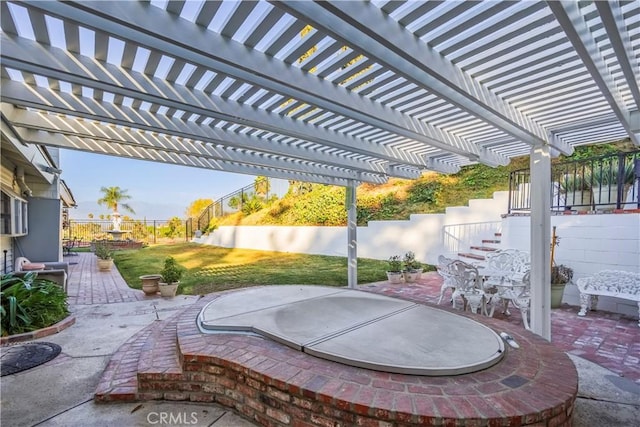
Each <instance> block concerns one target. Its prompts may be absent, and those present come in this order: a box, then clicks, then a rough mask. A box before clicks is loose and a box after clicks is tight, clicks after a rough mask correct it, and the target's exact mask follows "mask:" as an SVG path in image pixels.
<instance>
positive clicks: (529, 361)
mask: <svg viewBox="0 0 640 427" xmlns="http://www.w3.org/2000/svg"><path fill="white" fill-rule="evenodd" d="M69 260H70V261H72V262H73V261H77V264H74V265H72V266H71V276H70V282H69V294H70V303H71V304H77V305H82V304H99V303H100V304H103V303H117V302H125V301H136V300H144V299H149V298H159V297H147V296H145V295H144V294H143V293H142V291H138V290H132V289H129V288H128V287H127V286H126V283H124V281H123V280H122V278H121V277H120V275H119V274H118V272H117V270H116V269H115V268H114V269H112V270H111V271H110V272H107V273H103V272H99V271H97V268H96V266H95V262H94V259H93V256H92V255H91V254H81V255H80V256H76V257H73V258H70V259H69ZM440 284H441V278H440V277H439V276H438V275H437V273H426V274H424V275H423V278H422V279H420V280H419V282H418V283H415V284H401V285H390V284H388V283H386V282H379V283H371V284H366V285H361V286H359V288H360V289H361V290H363V291H367V292H375V293H381V294H385V295H389V296H394V297H398V298H403V299H408V300H412V301H416V302H420V303H424V304H427V305H435V304H436V302H437V299H438V296H439V290H440ZM230 292H233V291H230ZM218 295H219V294H218ZM216 297H217V295H209V296H206V297H205V298H202V299H201V300H200V301H199V302H198V303H196V304H194V305H193V306H191V307H188V308H186V309H185V310H184V311H181V312H179V313H177V314H176V315H175V316H174V317H173V318H171V319H168V320H167V321H164V322H155V323H154V324H151V325H150V326H149V327H147V328H145V329H144V330H142V331H141V332H140V333H138V334H136V335H135V336H133V337H132V338H131V339H130V340H128V341H127V342H126V343H125V344H124V345H123V346H122V347H121V348H120V350H119V351H118V352H117V353H116V354H114V356H113V357H112V359H111V361H110V363H109V365H108V366H107V368H106V369H105V372H104V373H103V377H102V379H101V381H100V383H99V386H98V388H97V390H96V394H95V398H96V401H119V400H120V401H122V400H125V401H126V400H151V399H165V400H191V401H204V402H207V401H208V402H213V401H215V402H218V403H221V404H223V405H226V406H230V407H233V408H235V409H236V410H237V411H239V412H241V413H243V414H244V415H245V416H246V417H248V418H249V419H253V420H254V421H256V422H258V423H259V424H262V425H300V426H303V425H307V424H306V423H304V422H302V423H300V422H298V421H299V420H302V419H304V420H311V421H313V420H315V421H313V424H314V425H315V424H318V423H319V422H320V421H322V420H324V421H327V422H329V421H330V420H333V421H332V422H338V423H340V422H341V423H345V422H346V423H347V424H350V423H355V424H358V425H369V424H370V423H375V425H378V424H377V422H378V421H381V420H386V421H387V422H392V423H393V424H394V425H413V424H429V423H442V422H445V423H446V422H454V423H458V424H457V425H469V426H471V425H475V424H473V423H474V422H475V421H473V420H476V421H477V420H478V419H485V420H486V419H493V420H494V421H495V422H497V423H508V424H513V425H524V424H530V423H536V422H540V421H543V420H546V421H547V422H551V423H557V425H565V423H566V422H567V421H566V420H568V419H567V418H564V417H566V416H568V417H570V414H571V411H572V410H573V408H572V405H573V403H572V402H573V400H572V399H571V398H569V400H567V396H571V395H572V394H573V393H574V391H573V389H571V387H569V388H565V389H563V387H562V386H561V385H560V384H563V383H565V384H569V383H571V382H572V381H573V380H571V378H573V379H575V381H576V384H577V378H575V369H573V366H572V363H570V362H569V364H567V360H568V359H567V358H566V356H564V357H563V354H562V352H569V353H571V354H575V355H578V356H581V357H583V358H585V359H587V360H590V361H592V362H595V363H597V364H600V365H602V366H604V367H606V368H608V369H609V370H611V371H613V372H615V373H617V374H619V375H621V376H624V377H627V378H629V379H631V380H633V381H635V382H637V383H640V366H639V365H640V363H639V362H640V328H638V326H637V320H635V319H633V318H631V317H626V316H622V315H618V314H613V313H607V312H591V313H589V316H587V317H586V318H579V317H577V315H576V314H577V312H578V307H570V306H566V305H565V306H564V307H563V308H560V309H554V310H552V343H551V344H549V343H547V342H546V341H544V340H542V339H540V338H539V337H536V336H534V335H533V334H531V333H529V332H527V331H525V330H524V328H523V326H522V320H521V318H520V314H519V313H518V311H517V310H514V309H512V310H511V311H512V315H511V316H504V315H502V314H499V313H497V314H496V315H495V316H494V318H486V317H482V321H483V323H485V324H487V325H488V326H490V327H492V328H494V329H496V330H498V329H500V330H504V331H507V332H509V333H510V334H511V335H513V336H514V337H516V339H517V340H518V342H520V343H521V345H522V346H523V348H524V349H526V351H519V352H518V351H516V352H511V353H510V354H508V355H507V356H508V357H506V358H505V359H504V360H503V362H501V363H499V364H498V365H496V367H495V368H493V367H492V368H490V369H489V370H486V371H483V372H480V373H475V374H470V375H464V376H457V377H448V378H428V379H425V380H423V379H422V378H421V377H412V376H406V375H396V374H385V373H381V372H375V371H368V370H364V369H359V368H353V367H346V366H343V365H340V364H336V363H334V362H330V361H325V360H322V359H317V358H314V357H312V356H309V355H307V354H305V353H301V352H297V351H294V350H292V349H289V348H287V347H284V346H282V345H279V344H277V343H274V342H271V341H270V340H264V339H261V338H257V337H251V336H238V335H235V334H226V335H225V334H223V335H203V334H200V333H199V331H198V330H197V329H196V328H195V322H194V319H195V317H196V315H197V313H198V311H199V310H200V309H201V307H202V306H204V304H205V303H206V302H208V301H210V300H212V299H214V298H216ZM440 307H441V308H443V309H445V310H453V309H452V308H451V306H450V303H448V302H445V301H443V302H442V304H440ZM463 315H465V316H470V317H476V316H478V315H471V314H469V313H465V314H463ZM558 350H560V351H558ZM569 365H571V368H570V367H569ZM563 376H566V378H564V377H563ZM569 377H571V378H569ZM562 378H564V381H562ZM523 379H526V380H527V381H529V384H526V385H524V386H522V387H521V386H520V385H518V386H517V387H514V386H513V385H512V384H510V381H513V380H523ZM509 387H511V388H514V390H509ZM504 391H506V392H507V394H508V396H509V397H505V396H503V394H504V393H503V392H504ZM523 393H524V394H523ZM525 395H526V396H527V399H528V401H527V402H528V403H527V404H526V405H525V406H522V405H520V404H519V403H514V400H512V399H514V398H515V399H516V400H515V402H520V400H522V399H524V398H525ZM532 395H535V396H536V399H533V400H532V399H531V396H532ZM538 396H546V397H545V398H544V399H541V400H537V399H538ZM574 397H575V396H574ZM425 398H427V400H425ZM426 401H429V402H432V403H431V404H433V405H435V406H432V407H425V406H424V405H425V402H426ZM487 402H489V404H488V405H487ZM305 411H306V412H305ZM317 417H320V418H322V419H320V418H317ZM323 417H324V418H323ZM569 419H570V418H569ZM461 420H462V421H461ZM543 422H544V421H543ZM514 423H515V424H514ZM309 425H312V424H309ZM371 425H373V424H371ZM554 425H555V424H554Z"/></svg>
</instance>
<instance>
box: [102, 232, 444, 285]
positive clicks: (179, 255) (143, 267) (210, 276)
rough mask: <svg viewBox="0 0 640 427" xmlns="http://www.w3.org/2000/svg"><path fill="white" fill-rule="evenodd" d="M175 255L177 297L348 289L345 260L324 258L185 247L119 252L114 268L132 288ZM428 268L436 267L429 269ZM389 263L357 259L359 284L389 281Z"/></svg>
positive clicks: (157, 271)
mask: <svg viewBox="0 0 640 427" xmlns="http://www.w3.org/2000/svg"><path fill="white" fill-rule="evenodd" d="M167 256H173V257H174V258H175V259H176V260H177V261H178V263H179V264H180V265H182V266H183V267H185V268H186V269H187V271H186V273H185V274H184V275H183V276H182V280H181V281H180V289H179V293H183V294H190V295H199V294H207V293H210V292H218V291H223V290H226V289H234V288H242V287H248V286H256V285H292V284H299V285H325V286H346V285H347V259H346V258H345V257H333V256H323V255H306V254H297V253H286V252H269V251H257V250H252V249H229V248H220V247H216V246H206V245H198V244H194V243H181V244H173V245H158V246H150V247H147V248H143V249H138V250H129V251H117V252H116V253H115V255H114V259H115V263H116V266H117V267H118V270H119V271H120V273H121V274H122V276H123V277H124V279H125V281H126V282H127V283H128V284H129V286H131V287H132V288H136V289H141V287H142V283H141V281H140V279H139V277H140V276H142V275H144V274H157V273H159V272H160V270H161V269H162V266H163V264H164V259H165V258H166V257H167ZM426 267H427V268H426V270H429V269H433V268H429V266H426ZM386 270H387V262H386V261H380V260H372V259H365V258H359V259H358V283H370V282H377V281H381V280H386V278H387V276H386V273H385V271H386Z"/></svg>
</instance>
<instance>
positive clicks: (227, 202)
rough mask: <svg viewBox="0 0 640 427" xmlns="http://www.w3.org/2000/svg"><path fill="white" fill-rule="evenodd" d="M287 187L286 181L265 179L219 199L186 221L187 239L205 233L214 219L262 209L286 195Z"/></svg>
mask: <svg viewBox="0 0 640 427" xmlns="http://www.w3.org/2000/svg"><path fill="white" fill-rule="evenodd" d="M288 185H289V183H288V182H287V181H283V180H271V179H268V178H265V179H263V180H257V181H256V182H255V183H253V184H251V185H247V186H246V187H242V188H241V189H239V190H237V191H234V192H233V193H229V194H227V195H225V196H223V197H221V198H220V199H218V200H216V201H215V202H213V203H212V204H210V205H209V206H208V207H207V208H206V209H204V210H203V211H202V213H201V214H200V216H199V217H198V218H194V219H191V218H190V219H187V222H186V230H187V238H191V237H193V235H194V234H195V232H196V230H200V231H201V232H203V233H204V232H207V231H208V230H209V229H210V228H211V224H212V222H211V220H212V219H214V218H220V217H222V216H226V215H231V214H234V213H236V212H240V211H242V212H244V213H246V214H250V213H253V212H256V211H258V210H260V209H262V208H263V207H265V205H266V204H268V203H269V202H270V201H273V200H274V199H277V198H278V196H279V195H282V194H284V193H286V192H287V189H288Z"/></svg>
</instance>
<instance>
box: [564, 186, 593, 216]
mask: <svg viewBox="0 0 640 427" xmlns="http://www.w3.org/2000/svg"><path fill="white" fill-rule="evenodd" d="M579 205H584V206H579ZM565 206H567V207H570V208H571V210H572V211H577V212H586V211H590V210H591V191H567V194H566V195H565Z"/></svg>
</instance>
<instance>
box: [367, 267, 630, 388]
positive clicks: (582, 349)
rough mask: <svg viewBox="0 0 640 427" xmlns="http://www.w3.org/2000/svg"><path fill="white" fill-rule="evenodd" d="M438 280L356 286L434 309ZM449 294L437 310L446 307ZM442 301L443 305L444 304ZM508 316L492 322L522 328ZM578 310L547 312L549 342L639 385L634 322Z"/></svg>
mask: <svg viewBox="0 0 640 427" xmlns="http://www.w3.org/2000/svg"><path fill="white" fill-rule="evenodd" d="M441 284H442V279H441V278H440V276H439V275H438V274H437V273H434V272H430V273H426V274H423V277H422V278H421V279H420V280H419V282H418V283H415V284H402V285H391V284H389V283H387V282H378V283H372V284H368V285H362V286H359V288H360V289H362V290H364V291H368V292H375V293H381V294H384V295H389V296H393V297H397V298H403V299H408V300H411V301H416V302H420V303H430V304H434V305H436V303H437V302H438V298H439V296H440V285H441ZM448 297H449V292H448V291H447V294H446V297H445V298H443V301H442V303H441V304H440V306H441V307H448V306H449V305H450V303H449V302H448V299H447V298H448ZM445 299H446V301H445ZM509 310H510V311H511V315H510V316H506V315H503V314H501V313H500V312H499V311H498V310H496V313H495V314H494V318H496V319H500V320H503V321H506V322H509V323H510V324H512V325H514V326H518V327H521V328H522V317H521V316H520V312H519V310H518V309H514V308H513V307H510V308H509ZM579 310H580V307H577V306H570V305H567V304H563V306H562V307H561V308H557V309H552V310H551V342H552V344H553V345H555V346H556V347H558V348H560V349H562V350H564V351H566V352H567V353H570V354H573V355H576V356H580V357H582V358H584V359H587V360H589V361H591V362H594V363H597V364H598V365H601V366H603V367H605V368H607V369H609V370H611V371H613V372H615V373H616V374H618V375H620V376H623V377H626V378H629V379H631V380H632V381H635V382H636V383H640V327H638V320H637V319H635V318H633V317H631V316H625V315H622V314H618V313H611V312H607V311H590V312H589V315H588V316H587V317H578V315H577V314H578V311H579Z"/></svg>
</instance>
